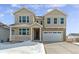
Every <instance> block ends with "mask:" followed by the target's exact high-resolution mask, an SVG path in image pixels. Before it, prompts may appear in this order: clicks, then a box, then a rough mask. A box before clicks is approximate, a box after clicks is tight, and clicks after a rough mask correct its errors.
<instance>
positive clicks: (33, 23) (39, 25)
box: [31, 22, 43, 28]
mask: <svg viewBox="0 0 79 59" xmlns="http://www.w3.org/2000/svg"><path fill="white" fill-rule="evenodd" d="M34 24H38V25H39V26H40V27H43V26H42V25H40V24H39V23H37V22H34V23H33V24H32V25H31V26H33V25H34ZM40 27H39V28H40Z"/></svg>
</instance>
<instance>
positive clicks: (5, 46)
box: [0, 41, 45, 54]
mask: <svg viewBox="0 0 79 59" xmlns="http://www.w3.org/2000/svg"><path fill="white" fill-rule="evenodd" d="M0 53H21V54H23V53H25V54H36V53H40V54H45V51H44V46H43V43H39V42H33V41H25V42H20V43H14V44H12V43H0Z"/></svg>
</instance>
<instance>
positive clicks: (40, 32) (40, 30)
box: [40, 28, 41, 41]
mask: <svg viewBox="0 0 79 59" xmlns="http://www.w3.org/2000/svg"><path fill="white" fill-rule="evenodd" d="M40 41H41V28H40Z"/></svg>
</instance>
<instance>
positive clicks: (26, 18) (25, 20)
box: [19, 16, 29, 23]
mask: <svg viewBox="0 0 79 59" xmlns="http://www.w3.org/2000/svg"><path fill="white" fill-rule="evenodd" d="M19 22H20V23H26V22H27V23H29V16H19Z"/></svg>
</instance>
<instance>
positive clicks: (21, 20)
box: [10, 7, 66, 42]
mask: <svg viewBox="0 0 79 59" xmlns="http://www.w3.org/2000/svg"><path fill="white" fill-rule="evenodd" d="M14 16H15V24H12V25H11V26H10V41H25V40H33V41H34V40H35V41H42V42H44V41H64V40H65V39H66V14H65V13H63V12H62V11H60V10H58V9H54V10H52V11H50V12H47V13H46V14H45V15H44V16H36V15H35V14H34V13H33V12H32V11H31V10H29V9H26V8H24V7H23V8H21V9H19V10H17V11H16V12H15V13H14Z"/></svg>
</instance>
